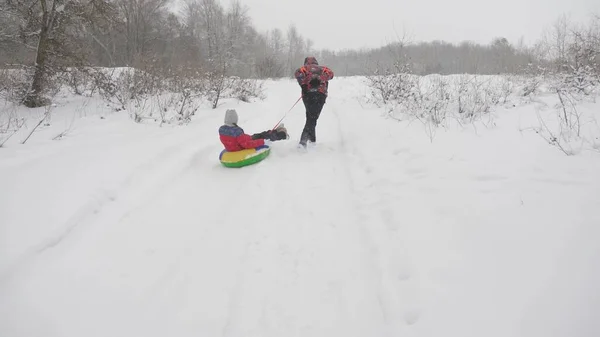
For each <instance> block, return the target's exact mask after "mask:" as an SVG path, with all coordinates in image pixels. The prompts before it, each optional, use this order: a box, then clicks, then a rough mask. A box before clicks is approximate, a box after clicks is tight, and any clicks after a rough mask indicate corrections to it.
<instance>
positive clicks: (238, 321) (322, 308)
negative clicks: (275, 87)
mask: <svg viewBox="0 0 600 337" xmlns="http://www.w3.org/2000/svg"><path fill="white" fill-rule="evenodd" d="M334 132H335V129H334ZM287 149H288V150H289V151H290V154H289V155H286V156H281V157H285V160H281V161H275V160H272V161H270V162H266V163H265V166H264V167H263V168H264V169H267V168H268V169H272V171H269V172H268V177H269V179H268V181H265V182H264V183H265V185H264V187H265V188H264V189H263V190H259V191H255V192H254V193H250V194H249V195H247V197H248V198H249V199H253V198H261V197H262V198H264V200H263V201H262V204H263V206H261V207H259V208H257V209H256V212H253V214H252V215H248V219H247V221H248V222H249V223H253V226H254V227H253V228H254V229H253V230H254V232H252V234H251V236H248V237H247V240H248V241H247V242H246V245H245V251H244V254H243V260H242V262H240V264H239V265H240V268H241V269H239V270H238V272H239V274H238V276H237V279H238V281H237V282H236V286H235V287H234V289H235V291H234V294H235V295H233V296H232V298H231V302H230V308H231V311H230V314H229V315H228V321H227V323H226V324H224V328H223V332H222V336H227V337H229V336H271V335H272V336H281V335H286V334H287V335H290V334H291V335H307V336H309V335H310V336H331V335H343V336H349V337H350V336H357V337H358V336H365V335H369V334H371V335H378V336H380V335H384V334H383V333H380V331H382V330H383V329H384V327H383V322H384V320H385V313H384V311H385V309H384V308H383V305H382V304H381V301H382V300H381V296H378V294H377V293H378V291H377V287H378V282H377V281H376V280H375V279H373V275H374V273H373V271H374V270H375V268H374V267H373V264H372V263H373V261H372V260H370V259H369V256H370V254H369V253H368V249H369V247H367V246H366V245H364V244H363V245H361V244H360V242H361V238H360V236H361V232H360V230H359V228H358V227H355V226H348V224H351V223H352V222H354V221H356V218H357V215H356V214H355V212H354V207H353V206H354V204H353V200H352V196H351V194H352V190H351V184H349V181H348V176H346V175H344V174H343V170H344V169H343V168H340V166H342V165H343V164H344V163H343V156H340V155H338V154H335V153H334V152H332V153H328V154H326V156H324V157H319V160H315V161H312V160H311V159H310V158H308V157H306V156H305V154H297V153H296V152H295V149H293V148H292V147H291V146H290V147H288V148H287ZM276 151H285V149H278V150H276ZM309 152H310V151H309ZM294 153H296V155H294ZM312 154H313V153H308V154H306V155H308V156H311V155H312ZM314 154H315V155H317V153H314ZM276 158H278V157H276ZM341 164H342V165H341ZM298 165H302V166H303V167H298ZM340 170H341V171H342V172H341V174H340ZM312 172H318V173H316V175H317V176H314V175H313V174H312ZM278 220H279V221H278Z"/></svg>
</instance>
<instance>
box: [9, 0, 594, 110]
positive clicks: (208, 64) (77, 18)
mask: <svg viewBox="0 0 600 337" xmlns="http://www.w3.org/2000/svg"><path fill="white" fill-rule="evenodd" d="M170 8H171V6H170V1H169V0H89V1H83V0H0V67H2V68H27V69H30V70H31V77H32V79H31V82H32V84H31V88H30V92H29V94H28V96H27V98H26V99H25V104H26V105H28V106H39V105H41V103H42V102H40V101H39V97H40V95H41V94H42V93H43V91H44V86H45V81H46V80H47V79H48V77H49V74H52V73H53V72H56V71H58V69H65V68H66V67H87V66H98V67H124V66H127V67H134V68H138V69H147V68H180V69H196V70H200V71H202V72H204V73H207V74H212V75H214V74H220V75H222V76H239V77H241V78H276V77H289V76H291V75H292V74H293V71H294V69H296V68H297V67H298V66H300V65H301V64H302V61H303V59H304V57H305V56H307V55H309V54H310V55H315V56H316V57H317V58H318V60H319V61H320V62H321V63H323V64H327V65H328V66H329V67H331V68H332V69H334V71H335V73H336V75H338V76H350V75H370V74H373V73H374V72H376V71H381V70H382V69H387V70H389V69H394V65H396V69H397V63H398V62H403V63H406V64H408V65H409V67H408V68H409V69H410V70H411V72H413V73H415V74H418V75H426V74H432V73H436V74H456V73H471V74H506V73H512V74H518V73H523V72H524V71H526V69H528V68H531V65H532V64H533V65H545V66H548V65H551V66H553V67H565V66H569V65H570V66H572V65H575V64H585V65H586V66H589V67H592V68H594V69H596V70H597V69H598V64H599V63H600V62H598V59H599V56H598V55H599V50H600V47H599V46H600V25H599V22H600V20H599V19H598V17H594V18H593V19H592V20H591V21H590V23H589V24H588V25H584V26H581V27H576V26H574V25H571V24H570V23H569V22H568V20H567V19H566V18H565V17H562V18H560V19H558V20H557V22H556V24H555V25H554V26H553V27H551V28H550V29H549V30H548V31H547V33H546V35H545V36H543V37H541V38H540V41H539V42H538V43H537V44H535V45H534V46H525V45H524V44H523V43H517V44H516V45H514V44H511V43H510V42H509V41H508V40H507V39H505V38H503V37H498V38H495V39H493V40H492V41H490V43H489V44H477V43H472V42H463V43H460V44H451V43H447V42H443V41H433V42H418V43H412V42H410V41H395V42H394V43H391V44H389V45H386V46H383V47H380V48H374V49H364V50H344V51H331V50H315V48H314V47H313V42H312V40H311V39H309V38H306V37H304V36H302V35H301V33H300V32H299V31H298V29H297V28H296V27H295V26H294V25H293V24H292V25H290V26H289V27H288V28H287V30H285V31H284V30H281V29H277V28H275V29H272V30H269V31H266V32H259V31H258V30H257V29H256V28H255V26H254V24H253V23H252V19H251V17H250V16H249V14H248V9H247V7H245V6H244V5H242V3H241V2H240V1H239V0H234V1H232V2H230V3H229V4H228V5H223V4H222V3H221V2H220V1H219V0H185V2H184V3H183V6H182V8H181V9H180V10H179V11H178V12H172V11H171V10H170ZM402 69H405V68H402Z"/></svg>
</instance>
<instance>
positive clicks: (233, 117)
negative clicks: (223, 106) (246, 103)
mask: <svg viewBox="0 0 600 337" xmlns="http://www.w3.org/2000/svg"><path fill="white" fill-rule="evenodd" d="M237 122H238V114H237V111H235V109H228V110H227V111H225V124H226V125H230V126H233V125H234V124H237Z"/></svg>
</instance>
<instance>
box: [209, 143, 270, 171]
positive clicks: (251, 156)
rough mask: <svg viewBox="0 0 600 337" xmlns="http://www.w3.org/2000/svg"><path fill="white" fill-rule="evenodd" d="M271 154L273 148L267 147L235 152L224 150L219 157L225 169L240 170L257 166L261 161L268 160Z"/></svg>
mask: <svg viewBox="0 0 600 337" xmlns="http://www.w3.org/2000/svg"><path fill="white" fill-rule="evenodd" d="M269 153H271V148H269V146H267V145H262V146H259V147H256V148H253V149H245V150H241V151H234V152H229V151H227V150H223V151H221V154H220V155H219V160H220V161H221V164H223V166H225V167H236V168H238V167H244V166H248V165H252V164H256V163H258V162H259V161H261V160H263V159H265V158H267V156H268V155H269Z"/></svg>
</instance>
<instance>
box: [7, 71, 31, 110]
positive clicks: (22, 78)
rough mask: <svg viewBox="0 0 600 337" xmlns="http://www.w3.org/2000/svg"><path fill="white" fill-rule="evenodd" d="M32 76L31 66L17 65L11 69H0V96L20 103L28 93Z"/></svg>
mask: <svg viewBox="0 0 600 337" xmlns="http://www.w3.org/2000/svg"><path fill="white" fill-rule="evenodd" d="M32 78H33V71H32V68H31V67H25V66H19V67H15V68H12V69H0V98H3V99H4V100H6V101H8V102H12V103H17V104H20V103H21V102H23V100H24V99H25V97H27V95H28V92H29V87H30V81H31V79H32Z"/></svg>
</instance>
